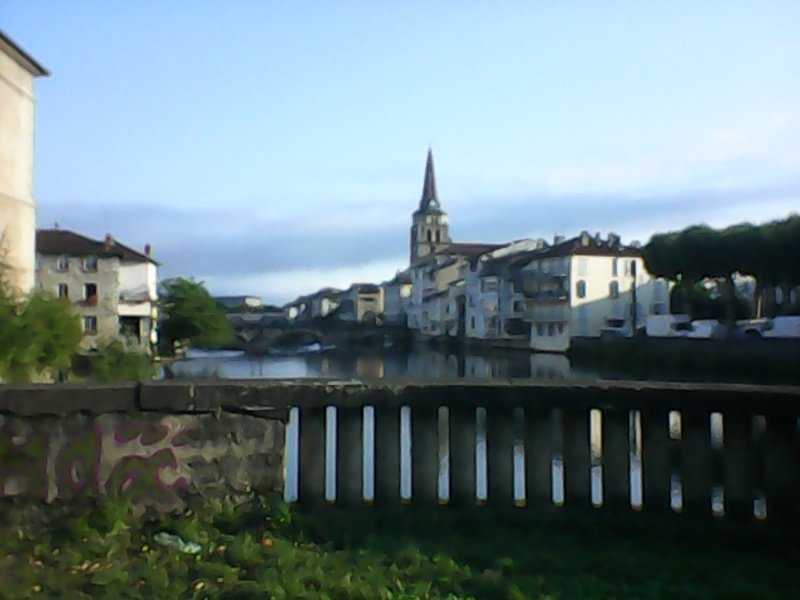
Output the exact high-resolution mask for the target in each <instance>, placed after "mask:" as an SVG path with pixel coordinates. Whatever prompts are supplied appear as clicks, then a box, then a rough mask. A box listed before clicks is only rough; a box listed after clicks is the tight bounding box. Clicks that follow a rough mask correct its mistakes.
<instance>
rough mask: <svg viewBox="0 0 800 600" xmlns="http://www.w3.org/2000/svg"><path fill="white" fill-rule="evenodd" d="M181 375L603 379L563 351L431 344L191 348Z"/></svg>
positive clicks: (177, 365) (177, 369)
mask: <svg viewBox="0 0 800 600" xmlns="http://www.w3.org/2000/svg"><path fill="white" fill-rule="evenodd" d="M173 371H174V372H175V374H176V375H178V376H184V377H191V376H200V375H211V376H217V377H221V378H225V379H240V378H284V377H285V378H296V377H299V378H304V377H325V378H328V377H332V378H336V379H352V378H367V379H373V378H379V379H381V378H390V379H454V378H462V377H470V378H480V379H508V378H534V379H548V380H558V379H582V380H587V379H599V378H600V374H599V372H597V371H595V370H592V369H585V368H578V367H574V366H572V365H571V364H570V360H569V359H568V358H567V357H566V356H563V355H560V354H531V353H528V352H521V351H505V352H501V351H492V352H491V353H490V354H477V353H463V352H462V353H451V352H445V351H441V350H435V349H432V348H427V347H415V348H414V349H413V350H411V351H385V350H374V349H373V350H370V349H367V350H362V351H361V352H346V353H345V352H340V351H336V350H333V351H324V352H316V353H309V354H305V355H299V356H282V357H278V356H247V355H245V354H243V353H242V352H227V351H223V352H203V351H190V354H189V359H188V360H182V361H177V362H176V363H174V365H173Z"/></svg>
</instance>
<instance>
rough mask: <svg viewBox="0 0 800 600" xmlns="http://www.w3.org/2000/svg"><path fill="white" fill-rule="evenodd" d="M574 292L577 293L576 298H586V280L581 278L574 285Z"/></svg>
mask: <svg viewBox="0 0 800 600" xmlns="http://www.w3.org/2000/svg"><path fill="white" fill-rule="evenodd" d="M575 293H576V294H577V295H578V298H586V281H585V280H583V279H581V280H580V281H578V284H577V286H575Z"/></svg>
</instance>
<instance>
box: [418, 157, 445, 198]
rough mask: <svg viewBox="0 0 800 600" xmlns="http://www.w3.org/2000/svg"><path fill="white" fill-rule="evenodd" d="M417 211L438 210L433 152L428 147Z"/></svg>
mask: <svg viewBox="0 0 800 600" xmlns="http://www.w3.org/2000/svg"><path fill="white" fill-rule="evenodd" d="M419 210H421V211H429V210H440V208H439V196H438V194H437V193H436V174H435V173H434V171H433V150H432V149H431V147H430V146H428V160H427V161H426V162H425V181H424V182H423V184H422V198H420V201H419Z"/></svg>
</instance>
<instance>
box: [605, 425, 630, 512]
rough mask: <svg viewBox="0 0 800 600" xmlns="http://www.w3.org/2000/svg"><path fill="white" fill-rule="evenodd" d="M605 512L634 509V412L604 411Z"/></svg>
mask: <svg viewBox="0 0 800 600" xmlns="http://www.w3.org/2000/svg"><path fill="white" fill-rule="evenodd" d="M601 419H602V420H601V430H602V434H601V439H602V465H603V508H604V509H607V510H611V511H618V512H623V511H626V512H627V511H630V509H631V472H630V465H631V448H630V443H629V442H630V431H631V429H630V412H629V411H628V410H619V409H612V410H604V411H603V413H602V417H601Z"/></svg>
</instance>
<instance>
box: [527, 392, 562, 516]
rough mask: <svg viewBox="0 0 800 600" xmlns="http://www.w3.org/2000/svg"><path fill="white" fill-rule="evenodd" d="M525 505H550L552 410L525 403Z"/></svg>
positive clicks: (551, 502) (530, 506)
mask: <svg viewBox="0 0 800 600" xmlns="http://www.w3.org/2000/svg"><path fill="white" fill-rule="evenodd" d="M524 411H525V508H528V509H552V508H553V449H554V446H555V440H554V436H553V411H552V410H551V409H549V408H548V409H541V408H537V407H536V406H533V405H530V404H529V405H526V406H525V408H524Z"/></svg>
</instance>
